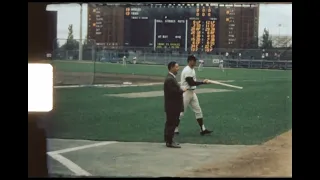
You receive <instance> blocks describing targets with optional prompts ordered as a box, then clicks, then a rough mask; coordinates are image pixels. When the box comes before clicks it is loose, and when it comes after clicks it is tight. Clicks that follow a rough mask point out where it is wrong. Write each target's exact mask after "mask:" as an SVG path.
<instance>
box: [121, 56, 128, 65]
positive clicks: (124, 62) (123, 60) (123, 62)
mask: <svg viewBox="0 0 320 180" xmlns="http://www.w3.org/2000/svg"><path fill="white" fill-rule="evenodd" d="M126 59H127V57H126V56H123V58H122V65H123V66H127V62H126Z"/></svg>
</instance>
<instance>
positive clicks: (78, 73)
mask: <svg viewBox="0 0 320 180" xmlns="http://www.w3.org/2000/svg"><path fill="white" fill-rule="evenodd" d="M54 43H55V47H56V48H55V49H54V51H53V53H52V60H53V65H54V67H55V74H56V75H55V83H56V84H60V85H71V84H82V85H91V84H110V83H111V84H118V83H123V82H125V81H130V82H135V81H137V82H150V81H153V82H154V81H160V80H161V81H162V77H158V78H156V77H152V76H151V75H152V73H151V74H148V73H147V71H145V70H143V69H146V68H148V67H146V66H142V65H166V64H168V62H170V61H176V62H178V63H179V64H180V65H182V66H185V65H186V64H187V61H186V59H187V56H188V55H189V54H190V53H192V54H195V55H196V56H197V57H198V59H201V60H204V66H205V67H214V66H217V65H218V63H215V62H214V60H215V61H216V60H224V66H225V67H229V68H259V69H291V68H292V61H291V59H292V49H291V48H290V47H287V48H277V49H218V48H217V49H215V50H214V51H213V52H211V53H203V52H190V51H185V50H184V49H183V50H179V49H164V50H163V49H162V50H154V49H153V48H137V47H113V48H106V47H101V46H97V45H96V43H95V40H92V39H88V40H83V42H82V46H81V47H80V46H79V43H80V40H78V39H73V40H68V39H57V41H55V42H54ZM80 48H81V49H82V50H80V51H79V49H80ZM81 51H82V53H81V54H80V53H79V52H81ZM123 60H125V62H126V64H127V65H126V66H123V65H122V63H123ZM138 67H139V68H138ZM142 75H144V76H142Z"/></svg>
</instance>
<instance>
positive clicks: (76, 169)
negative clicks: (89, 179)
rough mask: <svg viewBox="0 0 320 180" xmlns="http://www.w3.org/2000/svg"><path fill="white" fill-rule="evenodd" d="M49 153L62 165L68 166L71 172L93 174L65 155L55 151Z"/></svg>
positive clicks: (83, 174) (80, 174) (79, 174)
mask: <svg viewBox="0 0 320 180" xmlns="http://www.w3.org/2000/svg"><path fill="white" fill-rule="evenodd" d="M48 155H49V156H51V157H52V158H53V159H55V160H56V161H58V162H60V163H61V164H62V165H64V166H65V167H66V168H68V169H69V170H70V171H71V172H73V173H74V174H75V175H77V176H91V174H90V173H89V172H87V171H86V170H84V169H82V168H81V167H80V166H78V165H77V164H75V163H74V162H72V161H71V160H69V159H67V158H65V157H63V156H62V155H60V154H54V153H50V152H48Z"/></svg>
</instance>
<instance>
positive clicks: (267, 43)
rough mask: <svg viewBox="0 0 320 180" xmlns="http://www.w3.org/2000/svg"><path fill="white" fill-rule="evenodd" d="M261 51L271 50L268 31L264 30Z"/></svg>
mask: <svg viewBox="0 0 320 180" xmlns="http://www.w3.org/2000/svg"><path fill="white" fill-rule="evenodd" d="M261 48H262V49H270V48H272V40H271V37H270V35H269V31H268V30H267V29H266V28H264V30H263V35H262V44H261Z"/></svg>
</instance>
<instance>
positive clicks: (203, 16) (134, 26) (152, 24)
mask: <svg viewBox="0 0 320 180" xmlns="http://www.w3.org/2000/svg"><path fill="white" fill-rule="evenodd" d="M124 14H125V20H124V29H125V35H124V41H125V42H124V45H125V46H134V47H153V48H154V50H156V49H166V48H170V49H177V50H185V51H187V50H190V51H193V52H195V51H205V52H211V51H212V50H213V49H214V48H215V47H216V44H217V38H216V37H217V31H218V28H217V26H218V15H219V9H218V6H210V7H209V6H200V5H199V6H192V7H191V6H183V5H182V4H181V5H180V4H179V5H178V6H164V7H161V6H154V7H152V6H151V7H150V6H148V7H144V6H140V7H138V6H128V7H126V8H125V12H124Z"/></svg>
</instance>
